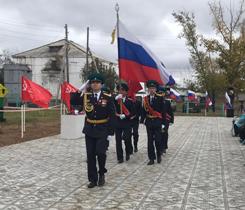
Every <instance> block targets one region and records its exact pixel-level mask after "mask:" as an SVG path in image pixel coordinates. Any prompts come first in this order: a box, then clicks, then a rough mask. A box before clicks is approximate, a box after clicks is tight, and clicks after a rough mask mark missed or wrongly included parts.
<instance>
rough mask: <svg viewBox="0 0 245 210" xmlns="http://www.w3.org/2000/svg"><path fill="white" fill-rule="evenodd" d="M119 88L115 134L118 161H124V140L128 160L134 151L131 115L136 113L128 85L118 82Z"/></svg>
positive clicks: (116, 102)
mask: <svg viewBox="0 0 245 210" xmlns="http://www.w3.org/2000/svg"><path fill="white" fill-rule="evenodd" d="M117 90H118V92H119V94H118V95H117V96H116V97H115V101H114V102H115V107H116V120H115V123H114V125H115V135H116V151H117V160H118V163H122V162H123V161H124V158H123V149H122V141H123V140H124V143H125V152H126V161H128V160H129V159H130V154H132V153H133V147H132V142H131V128H132V125H131V117H132V116H134V115H135V109H134V104H133V101H132V99H130V98H128V96H127V92H128V86H127V84H125V83H122V84H118V85H117Z"/></svg>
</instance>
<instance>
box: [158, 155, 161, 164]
mask: <svg viewBox="0 0 245 210" xmlns="http://www.w3.org/2000/svg"><path fill="white" fill-rule="evenodd" d="M161 162H162V157H161V155H160V156H158V157H157V163H161Z"/></svg>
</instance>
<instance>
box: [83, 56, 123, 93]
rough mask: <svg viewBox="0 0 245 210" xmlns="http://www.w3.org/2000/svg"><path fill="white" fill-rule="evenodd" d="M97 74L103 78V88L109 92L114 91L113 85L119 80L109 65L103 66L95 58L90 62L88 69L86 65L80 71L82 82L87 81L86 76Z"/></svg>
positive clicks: (111, 65)
mask: <svg viewBox="0 0 245 210" xmlns="http://www.w3.org/2000/svg"><path fill="white" fill-rule="evenodd" d="M95 72H99V73H101V74H102V75H103V77H104V78H105V86H106V87H107V88H109V89H110V90H111V91H114V89H115V84H116V83H117V82H118V80H119V78H118V75H117V74H116V71H115V69H114V67H113V64H112V63H111V64H110V65H109V66H107V65H104V64H103V62H102V61H100V60H99V59H98V58H95V59H94V60H93V61H92V62H90V63H89V66H88V69H87V65H86V64H85V66H84V67H83V69H82V71H81V76H82V80H83V81H84V82H85V81H87V79H88V76H89V75H90V74H92V73H95Z"/></svg>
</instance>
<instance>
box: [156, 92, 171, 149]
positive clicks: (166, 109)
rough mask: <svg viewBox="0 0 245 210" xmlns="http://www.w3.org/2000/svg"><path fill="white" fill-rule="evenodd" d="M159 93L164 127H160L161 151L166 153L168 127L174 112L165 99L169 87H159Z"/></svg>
mask: <svg viewBox="0 0 245 210" xmlns="http://www.w3.org/2000/svg"><path fill="white" fill-rule="evenodd" d="M158 91H159V94H160V95H162V97H163V110H164V113H165V119H164V128H163V129H162V153H166V150H167V149H168V128H169V125H170V123H171V124H172V123H174V114H173V110H172V107H171V102H170V101H169V100H168V99H167V97H168V95H169V94H170V88H167V87H159V90H158Z"/></svg>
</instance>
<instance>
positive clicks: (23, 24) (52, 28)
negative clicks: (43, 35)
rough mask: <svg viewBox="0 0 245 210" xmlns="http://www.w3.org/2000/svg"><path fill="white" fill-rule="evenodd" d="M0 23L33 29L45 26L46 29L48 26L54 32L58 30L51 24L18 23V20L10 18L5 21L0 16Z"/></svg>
mask: <svg viewBox="0 0 245 210" xmlns="http://www.w3.org/2000/svg"><path fill="white" fill-rule="evenodd" d="M2 20H3V21H2ZM0 23H2V24H7V25H14V26H18V27H28V28H33V29H34V30H35V29H40V28H46V29H48V28H49V29H50V30H53V31H55V32H60V31H58V30H56V29H54V27H53V26H51V25H38V24H29V23H20V22H13V21H12V20H11V21H8V20H7V21H6V19H5V20H4V19H3V18H0Z"/></svg>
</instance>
